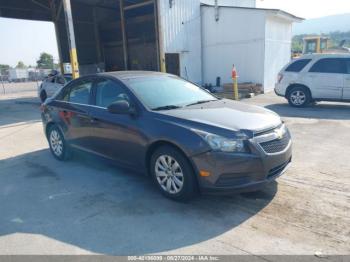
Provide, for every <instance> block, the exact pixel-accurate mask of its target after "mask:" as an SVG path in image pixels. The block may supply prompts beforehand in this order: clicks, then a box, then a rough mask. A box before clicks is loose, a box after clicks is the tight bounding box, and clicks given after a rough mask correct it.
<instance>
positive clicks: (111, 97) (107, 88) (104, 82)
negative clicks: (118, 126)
mask: <svg viewBox="0 0 350 262" xmlns="http://www.w3.org/2000/svg"><path fill="white" fill-rule="evenodd" d="M118 100H128V101H129V96H128V95H127V93H126V92H125V90H124V88H123V87H122V86H120V85H119V84H118V83H116V82H114V81H112V80H109V79H100V80H98V81H97V82H96V105H97V106H100V107H108V106H109V105H111V104H112V103H114V102H116V101H118Z"/></svg>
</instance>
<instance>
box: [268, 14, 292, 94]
mask: <svg viewBox="0 0 350 262" xmlns="http://www.w3.org/2000/svg"><path fill="white" fill-rule="evenodd" d="M265 28H266V29H265V66H264V68H265V77H264V87H265V91H266V92H268V91H272V90H273V88H274V85H275V83H276V79H277V74H278V73H279V71H280V70H281V69H282V67H284V66H285V65H286V64H287V63H288V62H289V61H290V59H291V55H290V50H291V49H292V23H291V22H289V21H286V20H285V19H281V18H278V17H273V16H267V18H266V26H265Z"/></svg>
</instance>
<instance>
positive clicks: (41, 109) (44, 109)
mask: <svg viewBox="0 0 350 262" xmlns="http://www.w3.org/2000/svg"><path fill="white" fill-rule="evenodd" d="M40 111H41V112H45V111H46V105H45V104H41V106H40Z"/></svg>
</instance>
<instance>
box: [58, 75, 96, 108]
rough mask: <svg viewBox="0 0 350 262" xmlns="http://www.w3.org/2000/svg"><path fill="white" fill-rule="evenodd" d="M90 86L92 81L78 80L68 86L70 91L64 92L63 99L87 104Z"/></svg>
mask: <svg viewBox="0 0 350 262" xmlns="http://www.w3.org/2000/svg"><path fill="white" fill-rule="evenodd" d="M91 88H92V82H91V81H90V80H82V81H79V82H77V83H75V84H74V85H72V86H71V87H70V91H69V92H68V93H67V94H66V96H65V97H64V98H63V100H64V101H67V102H72V103H77V104H85V105H88V104H89V100H90V91H91Z"/></svg>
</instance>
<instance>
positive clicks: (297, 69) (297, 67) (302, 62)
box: [285, 59, 311, 72]
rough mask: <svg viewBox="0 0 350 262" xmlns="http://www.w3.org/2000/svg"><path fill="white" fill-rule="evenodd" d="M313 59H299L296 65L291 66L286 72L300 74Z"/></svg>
mask: <svg viewBox="0 0 350 262" xmlns="http://www.w3.org/2000/svg"><path fill="white" fill-rule="evenodd" d="M310 61H311V59H299V60H297V61H295V62H294V63H292V64H290V65H289V66H288V67H287V68H286V70H285V71H286V72H300V71H301V70H303V69H304V67H305V66H306V65H307V64H308V63H310Z"/></svg>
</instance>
